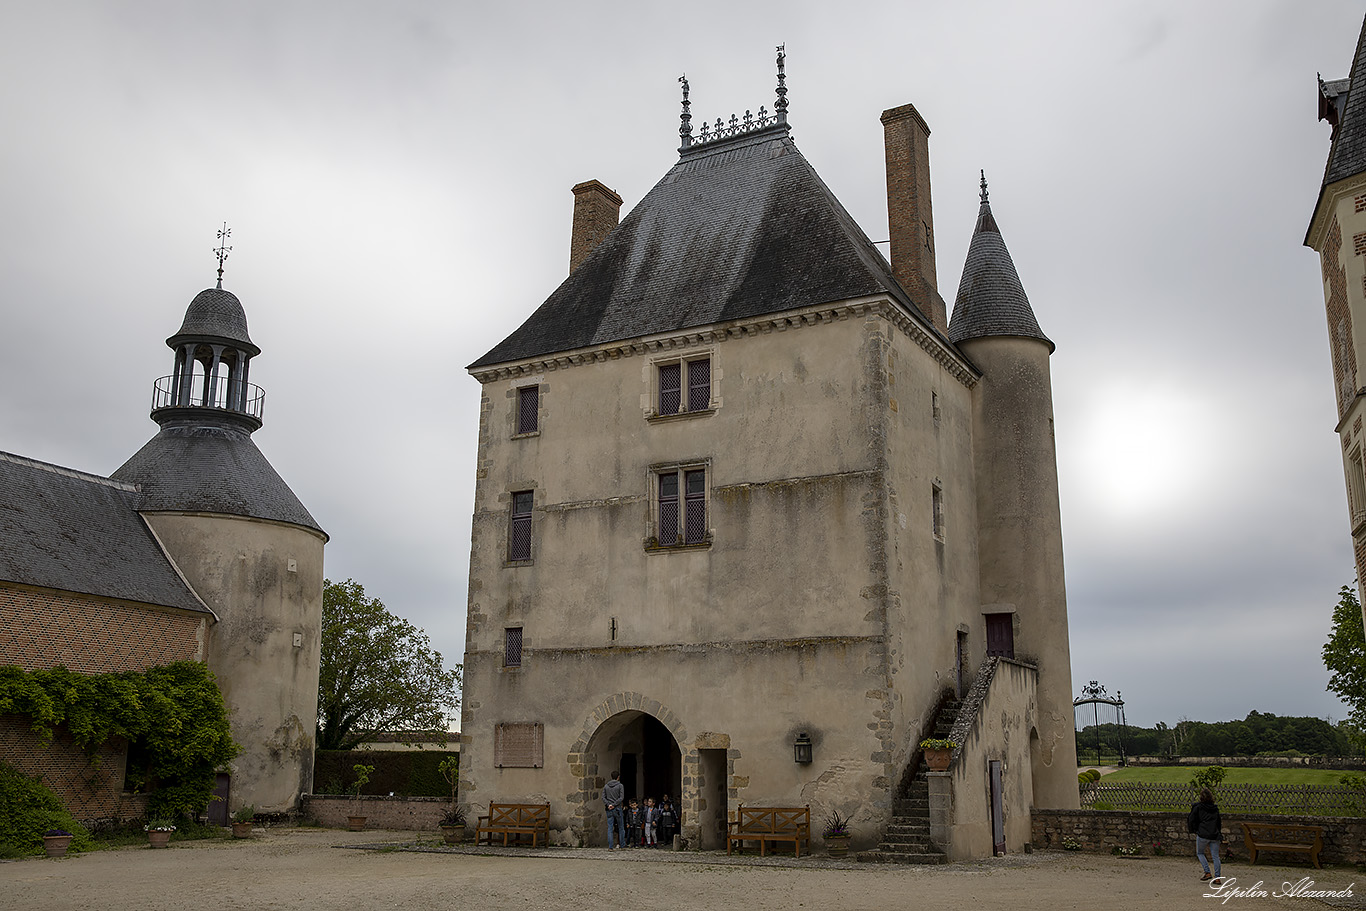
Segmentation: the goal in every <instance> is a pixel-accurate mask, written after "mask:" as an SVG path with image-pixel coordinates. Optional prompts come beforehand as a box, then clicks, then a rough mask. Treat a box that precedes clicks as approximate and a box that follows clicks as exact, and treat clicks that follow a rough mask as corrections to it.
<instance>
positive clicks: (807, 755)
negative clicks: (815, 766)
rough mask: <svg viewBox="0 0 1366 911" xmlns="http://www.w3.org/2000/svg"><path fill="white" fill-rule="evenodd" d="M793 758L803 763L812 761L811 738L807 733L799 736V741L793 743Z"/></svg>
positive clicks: (804, 732)
mask: <svg viewBox="0 0 1366 911" xmlns="http://www.w3.org/2000/svg"><path fill="white" fill-rule="evenodd" d="M792 758H793V759H794V760H795V761H797V762H801V763H807V762H810V761H811V738H810V737H809V736H808V735H807V733H806V731H802V732H801V733H800V734H798V735H797V739H796V740H794V741H792Z"/></svg>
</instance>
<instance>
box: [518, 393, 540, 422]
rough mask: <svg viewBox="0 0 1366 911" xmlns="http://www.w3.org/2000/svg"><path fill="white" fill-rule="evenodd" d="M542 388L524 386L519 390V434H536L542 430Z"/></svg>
mask: <svg viewBox="0 0 1366 911" xmlns="http://www.w3.org/2000/svg"><path fill="white" fill-rule="evenodd" d="M540 404H541V387H540V386H523V387H522V388H521V389H518V390H517V432H518V433H536V432H537V431H538V430H540V429H541V428H540V415H539V413H538V410H539V408H540Z"/></svg>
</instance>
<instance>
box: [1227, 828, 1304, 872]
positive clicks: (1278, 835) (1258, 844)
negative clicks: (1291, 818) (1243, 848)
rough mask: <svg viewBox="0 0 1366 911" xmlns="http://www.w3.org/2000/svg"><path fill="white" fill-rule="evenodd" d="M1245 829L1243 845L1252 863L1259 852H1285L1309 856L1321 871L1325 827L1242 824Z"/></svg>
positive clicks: (1255, 860)
mask: <svg viewBox="0 0 1366 911" xmlns="http://www.w3.org/2000/svg"><path fill="white" fill-rule="evenodd" d="M1239 825H1241V826H1242V827H1243V844H1245V845H1247V851H1248V854H1250V855H1251V860H1252V863H1254V864H1255V863H1256V862H1257V852H1258V851H1285V852H1287V853H1292V854H1308V855H1309V859H1310V860H1312V861H1313V862H1314V866H1315V867H1318V868H1319V869H1320V870H1322V869H1323V864H1321V863H1319V852H1320V851H1322V850H1323V826H1292V825H1288V824H1285V823H1278V822H1240V823H1239Z"/></svg>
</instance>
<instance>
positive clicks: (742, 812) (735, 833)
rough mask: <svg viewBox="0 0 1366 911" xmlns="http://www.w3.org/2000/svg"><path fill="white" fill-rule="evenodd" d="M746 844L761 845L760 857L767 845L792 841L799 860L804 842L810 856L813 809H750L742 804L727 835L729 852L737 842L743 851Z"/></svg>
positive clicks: (727, 849)
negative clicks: (756, 843)
mask: <svg viewBox="0 0 1366 911" xmlns="http://www.w3.org/2000/svg"><path fill="white" fill-rule="evenodd" d="M746 841H757V842H758V843H759V856H760V857H762V856H764V853H765V850H766V848H767V845H768V842H770V841H790V842H792V848H793V851H794V852H795V853H796V856H797V857H801V856H802V842H806V853H808V854H810V853H811V807H809V806H806V807H747V806H745V805H744V804H741V805H740V809H739V810H737V811H736V813H735V821H734V822H732V823H730V825H729V827H728V831H727V833H726V853H727V854H729V853H730V852H731V847H732V846H733V845H735V844H736V843H737V842H738V843H739V845H740V849H741V850H742V851H743V850H744V847H745V842H746Z"/></svg>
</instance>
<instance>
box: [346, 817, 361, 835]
mask: <svg viewBox="0 0 1366 911" xmlns="http://www.w3.org/2000/svg"><path fill="white" fill-rule="evenodd" d="M365 819H366V818H365V817H364V816H348V817H346V828H347V829H349V830H350V831H352V832H361V831H363V830H364V829H365Z"/></svg>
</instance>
